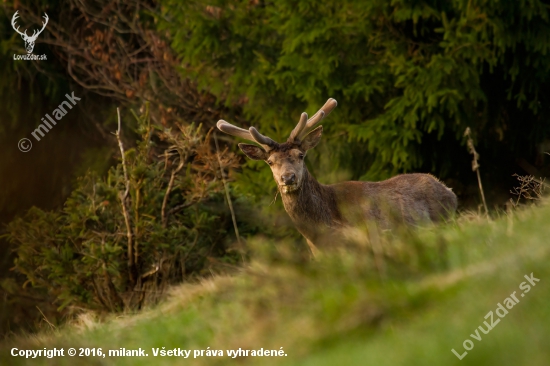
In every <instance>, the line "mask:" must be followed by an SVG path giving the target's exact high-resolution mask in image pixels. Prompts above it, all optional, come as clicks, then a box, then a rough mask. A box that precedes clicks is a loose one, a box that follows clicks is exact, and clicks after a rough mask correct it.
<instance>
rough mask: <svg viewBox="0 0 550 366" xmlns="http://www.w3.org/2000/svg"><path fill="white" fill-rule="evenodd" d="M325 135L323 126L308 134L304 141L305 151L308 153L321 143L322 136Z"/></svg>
mask: <svg viewBox="0 0 550 366" xmlns="http://www.w3.org/2000/svg"><path fill="white" fill-rule="evenodd" d="M322 134H323V126H319V127H317V128H316V129H314V130H313V131H311V132H310V133H308V134H307V136H306V137H304V138H303V139H302V149H304V151H307V150H309V149H313V148H314V147H315V146H317V144H318V143H319V141H321V135H322Z"/></svg>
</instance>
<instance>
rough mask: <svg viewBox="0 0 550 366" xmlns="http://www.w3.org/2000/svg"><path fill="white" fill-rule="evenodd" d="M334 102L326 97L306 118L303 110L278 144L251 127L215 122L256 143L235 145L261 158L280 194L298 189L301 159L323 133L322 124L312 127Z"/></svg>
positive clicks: (302, 164)
mask: <svg viewBox="0 0 550 366" xmlns="http://www.w3.org/2000/svg"><path fill="white" fill-rule="evenodd" d="M336 105H337V103H336V100H335V99H332V98H330V99H329V100H328V101H327V102H326V103H325V105H324V106H323V107H322V108H321V109H320V110H319V111H318V112H317V113H315V114H314V115H313V117H311V118H309V119H308V115H307V113H302V116H301V117H300V121H299V122H298V124H297V125H296V127H294V129H293V130H292V132H291V133H290V136H289V138H288V139H287V141H286V142H283V143H278V142H275V141H274V140H272V139H271V138H269V137H267V136H264V135H262V134H261V133H260V132H258V130H256V129H255V128H254V127H250V128H249V129H248V130H245V129H242V128H239V127H235V126H233V125H232V124H230V123H227V122H225V121H224V120H220V121H218V124H217V126H218V128H219V129H220V130H221V131H223V132H225V133H227V134H229V135H233V136H238V137H241V138H243V139H247V140H250V141H254V142H256V143H258V144H260V146H261V147H260V146H256V145H252V144H239V148H240V149H241V150H242V152H243V153H244V154H245V155H246V156H248V157H249V158H250V159H253V160H264V161H265V162H266V163H267V164H268V165H269V167H270V168H271V171H272V173H273V178H275V181H276V182H277V185H278V186H279V189H280V191H281V192H282V193H292V192H294V191H296V190H298V189H299V188H300V186H301V184H302V182H303V178H304V171H305V164H304V158H305V156H306V153H307V151H308V150H310V149H313V148H314V147H315V146H316V145H317V143H319V140H320V139H321V135H322V133H323V126H319V127H317V128H315V129H313V127H315V126H316V125H317V124H318V123H319V122H321V120H322V119H323V118H324V117H325V116H327V115H328V114H329V113H330V112H331V111H332V110H333V109H334V108H335V107H336Z"/></svg>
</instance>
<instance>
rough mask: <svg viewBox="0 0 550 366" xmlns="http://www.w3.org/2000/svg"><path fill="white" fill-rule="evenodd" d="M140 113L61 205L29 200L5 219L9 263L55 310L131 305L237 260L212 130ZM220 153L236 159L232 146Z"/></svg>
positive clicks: (227, 160) (226, 162) (227, 162)
mask: <svg viewBox="0 0 550 366" xmlns="http://www.w3.org/2000/svg"><path fill="white" fill-rule="evenodd" d="M138 120H139V124H138V131H137V132H138V133H139V134H140V135H141V139H140V140H139V141H138V142H137V145H136V146H135V147H132V148H130V149H126V150H124V157H123V158H122V159H121V161H120V162H119V163H118V164H117V165H116V166H115V167H112V168H111V169H110V170H109V172H108V175H107V177H106V178H104V179H102V178H101V177H98V176H97V175H96V174H95V173H93V172H90V173H88V174H87V175H85V176H84V177H83V178H81V179H80V180H79V182H78V185H77V187H76V189H75V190H74V191H73V192H72V194H71V195H70V197H69V198H68V199H67V201H66V202H65V205H64V207H63V209H61V210H58V211H53V212H45V211H43V210H41V209H38V208H33V209H31V210H29V211H28V212H27V213H26V215H24V216H23V217H21V218H18V219H16V220H14V221H13V222H11V223H10V224H9V225H8V227H7V231H8V234H7V237H8V239H9V240H10V241H11V242H12V244H13V245H14V248H15V252H16V259H15V270H16V271H17V272H19V273H22V274H24V275H25V276H26V277H27V284H31V285H32V286H33V287H34V288H36V289H37V290H38V291H40V292H41V293H47V297H48V298H50V299H52V301H55V303H57V304H58V305H59V310H62V309H63V308H65V307H66V306H68V305H71V306H73V307H75V306H76V307H80V308H82V307H83V308H90V309H98V310H109V311H121V310H126V309H136V308H139V307H141V306H142V305H143V304H146V303H150V302H154V301H155V300H156V299H157V298H158V297H159V296H160V294H161V293H162V291H163V290H164V289H165V288H166V286H168V285H169V284H172V283H175V282H181V281H188V280H190V279H192V278H194V277H196V276H198V275H205V274H207V273H210V272H211V267H212V263H217V262H220V261H222V262H224V261H226V262H235V261H236V260H237V257H236V255H235V254H231V253H229V252H228V251H227V249H228V248H227V247H226V246H225V243H226V242H227V240H224V238H226V237H227V236H228V235H230V234H228V229H229V230H231V229H232V226H231V224H230V222H231V221H230V219H229V218H228V213H227V209H226V208H225V207H224V201H223V195H221V193H220V191H221V190H222V189H223V186H222V184H221V180H220V164H219V163H218V157H217V155H216V153H213V152H212V151H211V150H212V149H211V146H210V134H208V135H207V136H206V137H204V136H203V134H202V133H201V128H200V126H199V127H195V126H193V125H191V126H188V127H180V128H179V130H178V131H172V130H164V131H163V130H159V129H157V128H153V127H152V126H151V125H150V123H149V116H148V109H147V110H146V111H145V112H144V114H143V115H142V116H140V117H138ZM121 143H122V140H121ZM121 149H122V147H121ZM220 163H221V168H222V169H227V168H229V167H232V166H233V165H234V158H233V155H232V154H224V155H223V157H222V158H221V160H220ZM209 258H210V260H209ZM215 258H217V259H215Z"/></svg>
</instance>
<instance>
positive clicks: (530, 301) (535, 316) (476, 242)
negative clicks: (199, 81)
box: [1, 204, 550, 365]
mask: <svg viewBox="0 0 550 366" xmlns="http://www.w3.org/2000/svg"><path fill="white" fill-rule="evenodd" d="M549 217H550V206H549V205H547V204H546V205H542V206H541V207H533V208H528V209H525V210H524V211H517V212H514V213H510V214H509V215H504V214H503V215H502V217H500V218H498V219H496V220H494V221H487V220H485V219H479V220H460V219H459V220H457V221H455V222H453V223H450V224H447V225H445V226H440V227H428V228H421V229H418V230H416V231H415V232H404V233H393V234H390V233H382V234H381V235H379V236H373V235H372V234H371V236H370V238H365V237H363V238H362V240H358V241H357V242H356V243H355V244H353V243H350V244H349V245H347V246H346V247H345V249H341V250H335V251H334V252H332V253H327V254H325V255H324V256H322V257H321V258H319V259H318V260H316V261H312V262H310V261H307V260H305V259H304V258H303V257H300V256H296V255H295V254H294V253H295V249H294V248H292V246H291V245H287V244H285V243H272V242H270V241H269V240H268V239H265V238H255V239H251V240H249V243H248V244H249V246H250V247H251V248H252V249H253V252H254V253H255V254H254V255H253V258H254V259H253V260H252V261H251V263H250V264H249V265H247V266H246V267H245V268H243V269H241V270H240V272H239V273H237V274H235V275H232V276H218V277H213V278H211V279H208V280H204V281H202V282H201V283H198V284H193V285H183V286H179V287H176V288H174V289H173V290H172V292H171V295H170V296H169V298H168V299H167V300H166V301H164V302H163V303H161V304H159V305H158V306H156V307H154V308H152V309H149V310H145V311H142V312H140V313H138V314H126V315H124V316H119V317H117V318H114V317H113V318H111V319H107V320H106V321H103V322H99V321H97V320H95V319H93V316H92V315H89V314H88V315H83V316H81V318H80V319H79V321H77V322H76V323H75V324H74V325H69V326H65V327H64V328H62V329H56V330H53V331H51V332H50V333H42V334H39V335H32V336H26V337H25V336H20V337H16V338H12V339H8V340H6V341H5V342H4V345H3V346H2V348H1V353H2V356H1V357H2V364H5V363H6V362H7V363H8V364H14V363H15V364H17V363H22V364H23V363H24V362H25V359H23V358H14V357H11V356H9V351H10V349H11V348H12V347H17V348H19V349H31V348H32V349H41V348H44V347H46V348H53V347H58V348H60V347H63V348H65V349H68V348H69V347H74V348H77V349H78V348H80V347H84V348H85V347H101V348H102V349H103V352H108V350H109V349H119V348H121V347H124V348H126V349H137V348H140V347H141V348H142V349H144V350H145V352H146V353H148V354H149V357H118V358H115V357H109V356H106V357H105V358H99V357H67V356H66V357H63V358H53V359H47V358H38V359H34V360H28V361H27V362H28V363H29V364H33V365H34V364H56V365H58V364H64V363H66V364H75V363H76V364H100V365H111V364H117V365H118V364H129V365H130V364H131V365H134V364H150V363H151V362H153V363H154V364H181V363H182V362H188V363H191V364H197V365H201V364H226V363H227V364H229V363H235V362H238V363H241V364H262V365H264V364H271V363H273V364H275V363H280V364H284V365H288V364H296V365H334V364H350V365H352V364H353V365H355V364H357V365H359V364H361V365H364V364H375V365H424V364H426V365H428V364H430V365H432V364H437V365H452V364H461V365H463V364H466V365H470V364H471V365H481V364H483V365H493V364H499V365H512V364H514V365H518V364H519V365H546V364H548V361H549V360H550V350H549V349H548V347H546V345H547V341H546V340H547V339H548V337H549V336H550V327H548V326H547V325H548V324H550V310H549V308H548V306H547V300H548V298H549V297H550V286H549V285H548V284H550V268H549V267H548V265H547V262H548V256H549V250H548V244H547V243H548V240H547V238H548V237H549V235H550V226H549V225H548V224H547V223H548V218H549ZM531 273H533V275H534V277H536V278H538V279H540V282H538V283H537V284H536V285H535V286H532V287H531V290H530V292H528V293H524V297H519V294H520V293H521V292H523V291H522V290H520V289H519V286H520V284H521V283H522V282H525V281H526V280H525V278H524V275H529V274H531ZM514 291H516V292H517V294H516V296H518V298H519V302H518V303H517V304H516V305H515V306H513V308H510V309H509V310H508V314H506V315H505V317H504V318H502V319H500V320H501V321H500V322H499V324H496V325H495V326H494V328H493V329H492V330H491V331H490V332H489V333H488V334H484V333H481V332H479V331H478V334H479V336H480V337H481V340H475V339H473V338H472V337H471V336H470V334H473V335H474V336H476V333H475V331H476V329H477V327H478V326H480V325H483V321H485V320H486V319H484V317H485V316H486V314H487V313H488V312H490V311H493V312H494V311H495V309H496V308H497V304H498V303H499V302H500V303H502V302H503V301H504V300H505V299H506V298H507V297H509V296H510V294H511V293H512V292H514ZM494 316H495V318H497V316H496V315H494ZM466 339H470V340H471V341H472V344H473V346H474V348H473V349H471V350H470V351H468V354H466V355H465V356H464V358H463V359H462V360H459V359H458V358H457V356H455V355H454V354H453V353H452V352H451V349H455V350H456V352H457V353H458V354H463V353H464V352H465V351H466V350H465V349H464V347H463V342H464V341H465V340H466ZM466 345H467V346H469V343H466ZM162 347H166V350H168V349H174V348H178V347H179V348H181V349H186V350H207V347H210V350H221V351H223V354H224V356H216V357H197V358H195V359H193V352H191V355H190V357H189V358H190V359H188V360H184V359H182V358H181V357H153V352H152V348H162ZM281 347H283V350H284V353H285V354H286V355H287V356H281V357H239V358H237V359H233V358H231V357H229V356H227V350H236V349H238V348H242V349H249V350H259V349H260V348H263V349H269V350H277V351H278V350H280V349H281ZM237 360H238V361H237Z"/></svg>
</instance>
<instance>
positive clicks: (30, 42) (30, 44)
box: [11, 10, 49, 53]
mask: <svg viewBox="0 0 550 366" xmlns="http://www.w3.org/2000/svg"><path fill="white" fill-rule="evenodd" d="M18 12H19V10H18V11H16V12H15V14H13V17H12V18H11V26H12V27H13V29H14V30H15V31H16V32H17V33H19V34H20V35H21V38H23V41H25V49H26V50H27V53H32V51H33V49H34V43H35V42H36V38H38V35H39V34H40V33H42V31H43V30H44V28H46V24H48V19H49V18H48V14H46V13H44V16H43V18H44V19H45V22H43V23H42V29H40V30H39V31H38V32H37V31H36V29H35V30H33V32H32V35H31V36H29V35H27V30H26V29H25V31H24V32H20V31H19V26H17V28H15V25H16V24H15V23H16V20H17V18H18V17H19V16H18V15H17V13H18Z"/></svg>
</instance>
